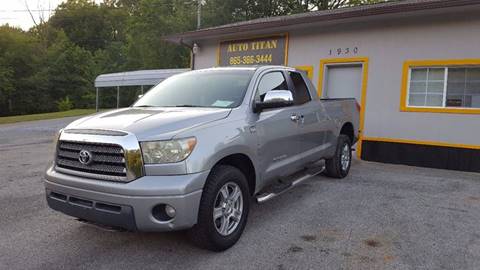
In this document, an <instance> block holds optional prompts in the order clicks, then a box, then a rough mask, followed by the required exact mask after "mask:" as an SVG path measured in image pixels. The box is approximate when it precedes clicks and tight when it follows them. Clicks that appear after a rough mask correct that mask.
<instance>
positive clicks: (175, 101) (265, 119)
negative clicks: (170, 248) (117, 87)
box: [45, 66, 359, 251]
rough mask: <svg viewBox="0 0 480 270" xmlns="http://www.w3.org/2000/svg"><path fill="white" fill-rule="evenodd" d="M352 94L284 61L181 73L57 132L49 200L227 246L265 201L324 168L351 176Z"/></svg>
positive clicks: (77, 213)
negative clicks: (336, 95)
mask: <svg viewBox="0 0 480 270" xmlns="http://www.w3.org/2000/svg"><path fill="white" fill-rule="evenodd" d="M358 122H359V106H358V104H357V103H356V101H355V100H354V99H339V100H320V99H319V98H318V97H317V94H316V90H315V88H314V87H313V85H312V83H311V82H310V80H309V79H308V78H307V77H306V76H305V74H303V72H300V71H298V70H296V69H293V68H289V67H281V66H263V67H235V68H212V69H205V70H198V71H191V72H186V73H183V74H180V75H176V76H173V77H171V78H168V79H167V80H165V81H163V82H162V83H160V84H158V85H157V86H155V87H154V88H153V89H152V90H150V91H149V92H148V93H147V94H146V95H145V96H143V97H141V98H140V99H139V100H138V101H137V102H136V103H135V104H134V105H133V106H131V107H129V108H124V109H119V110H114V111H108V112H103V113H98V114H95V115H92V116H88V117H85V118H82V119H79V120H77V121H75V122H73V123H71V124H70V125H68V126H67V127H66V128H65V129H63V130H61V131H60V132H59V134H58V137H57V140H56V142H55V145H56V148H55V149H56V150H55V158H54V161H53V162H52V164H51V166H49V168H48V169H47V171H46V174H45V178H46V181H45V187H46V197H47V202H48V205H49V206H50V207H51V208H52V209H54V210H57V211H60V212H63V213H65V214H67V215H70V216H73V217H76V218H78V219H79V220H82V221H87V222H91V223H94V224H99V225H107V226H111V227H116V228H123V229H126V230H131V231H170V230H182V229H189V234H190V235H191V238H192V240H193V242H194V243H196V244H197V245H199V246H201V247H203V248H207V249H210V250H215V251H221V250H225V249H227V248H229V247H231V246H232V245H234V244H235V243H236V241H237V240H238V239H239V238H240V236H241V234H242V232H243V229H244V227H245V224H246V222H247V216H248V212H249V207H250V203H251V202H252V201H253V199H255V200H256V201H257V202H264V201H266V200H269V199H271V198H273V197H275V196H277V195H278V194H280V193H282V192H284V191H286V190H288V189H290V188H291V187H293V186H295V185H297V184H298V183H300V182H302V181H304V180H306V179H308V178H310V177H312V176H314V175H317V174H319V173H321V172H323V173H324V174H325V175H327V176H330V177H336V178H343V177H345V176H346V175H347V174H348V172H349V169H350V165H351V160H352V145H353V144H354V143H356V141H357V138H358Z"/></svg>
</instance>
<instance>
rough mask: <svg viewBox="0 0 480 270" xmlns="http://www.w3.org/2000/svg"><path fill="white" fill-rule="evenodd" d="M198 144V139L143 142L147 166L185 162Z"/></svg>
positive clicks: (144, 159) (144, 158)
mask: <svg viewBox="0 0 480 270" xmlns="http://www.w3.org/2000/svg"><path fill="white" fill-rule="evenodd" d="M196 144H197V139H195V138H194V137H192V138H185V139H178V140H170V141H153V142H141V143H140V145H141V147H142V153H143V161H144V162H145V164H158V163H174V162H180V161H182V160H185V159H186V158H187V157H188V156H189V155H190V153H192V151H193V148H195V145H196Z"/></svg>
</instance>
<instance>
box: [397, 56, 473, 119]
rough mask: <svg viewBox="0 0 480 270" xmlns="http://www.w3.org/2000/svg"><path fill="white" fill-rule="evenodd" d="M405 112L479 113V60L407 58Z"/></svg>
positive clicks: (403, 100)
mask: <svg viewBox="0 0 480 270" xmlns="http://www.w3.org/2000/svg"><path fill="white" fill-rule="evenodd" d="M403 78H404V83H403V87H402V103H401V104H402V105H401V110H402V111H413V112H446V113H480V60H458V61H455V60H448V61H407V62H406V63H405V65H404V77H403Z"/></svg>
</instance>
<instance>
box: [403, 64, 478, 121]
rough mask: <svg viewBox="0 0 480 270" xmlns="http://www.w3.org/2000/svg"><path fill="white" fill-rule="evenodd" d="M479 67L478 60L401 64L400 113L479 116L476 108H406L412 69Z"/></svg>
mask: <svg viewBox="0 0 480 270" xmlns="http://www.w3.org/2000/svg"><path fill="white" fill-rule="evenodd" d="M472 65H480V59H459V60H408V61H405V63H404V64H403V70H402V85H401V89H400V111H401V112H423V113H453V114H480V109H478V108H452V107H448V108H435V107H410V106H407V92H408V90H407V89H408V77H409V73H410V69H411V68H412V67H448V66H472Z"/></svg>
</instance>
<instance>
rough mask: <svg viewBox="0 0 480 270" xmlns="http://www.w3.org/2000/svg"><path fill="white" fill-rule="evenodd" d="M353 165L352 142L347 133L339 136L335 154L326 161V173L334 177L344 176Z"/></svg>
mask: <svg viewBox="0 0 480 270" xmlns="http://www.w3.org/2000/svg"><path fill="white" fill-rule="evenodd" d="M351 165H352V143H351V142H350V138H349V137H348V136H346V135H343V134H340V136H339V137H338V142H337V148H336V150H335V155H334V156H333V157H332V158H330V159H327V160H326V161H325V175H327V176H329V177H333V178H344V177H346V176H347V175H348V172H349V171H350V166H351Z"/></svg>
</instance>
